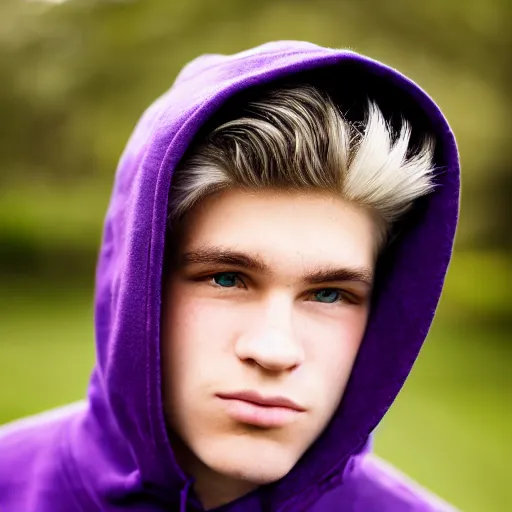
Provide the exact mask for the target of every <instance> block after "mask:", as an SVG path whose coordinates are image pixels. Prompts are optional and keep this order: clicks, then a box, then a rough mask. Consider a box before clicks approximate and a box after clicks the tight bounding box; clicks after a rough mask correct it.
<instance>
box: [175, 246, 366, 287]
mask: <svg viewBox="0 0 512 512" xmlns="http://www.w3.org/2000/svg"><path fill="white" fill-rule="evenodd" d="M179 264H180V266H189V265H228V266H234V267H238V268H242V269H246V270H250V271H253V272H260V273H263V274H268V275H273V274H274V271H273V270H272V269H271V268H270V266H269V265H268V264H267V263H265V261H264V260H263V259H262V258H261V257H259V256H257V255H250V254H246V253H243V252H239V251H234V250H231V249H226V248H222V247H202V248H200V249H196V250H194V251H190V252H186V253H184V254H183V255H182V257H181V258H180V259H179ZM301 280H302V281H303V282H304V283H306V284H322V283H329V282H334V281H343V282H347V281H349V282H359V283H362V284H364V285H367V286H369V287H371V286H372V282H373V272H372V271H371V270H370V269H368V268H366V267H360V268H335V267H322V268H310V269H309V270H307V271H306V272H305V273H304V275H303V276H302V279H301Z"/></svg>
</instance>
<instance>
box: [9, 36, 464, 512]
mask: <svg viewBox="0 0 512 512" xmlns="http://www.w3.org/2000/svg"><path fill="white" fill-rule="evenodd" d="M305 77H307V79H308V80H309V81H310V82H311V81H313V82H317V83H318V84H320V85H322V86H324V87H327V88H333V89H335V90H338V91H341V93H342V94H344V93H345V92H346V94H350V93H351V92H350V91H352V92H353V91H357V90H359V89H362V88H363V87H364V89H365V90H367V91H370V93H371V95H372V97H374V98H376V99H377V102H378V103H379V105H381V106H383V110H384V111H385V109H386V102H387V104H388V105H389V102H390V100H391V101H392V106H393V107H394V108H396V106H397V105H400V109H401V110H402V111H404V112H406V114H407V116H408V117H409V118H410V119H412V120H413V122H414V120H417V121H418V122H421V123H422V126H427V127H428V128H429V129H430V130H431V131H432V132H433V133H434V134H435V135H436V136H437V138H438V145H437V150H436V156H435V158H436V166H437V168H439V169H440V172H439V173H438V176H437V178H436V182H437V184H438V186H437V188H436V189H435V192H434V193H433V194H431V195H430V196H428V197H426V198H423V199H421V200H420V201H418V205H417V208H415V209H414V210H413V212H412V213H411V214H410V215H409V216H408V219H407V222H405V223H404V224H403V226H402V227H401V234H400V237H398V238H397V239H396V240H395V241H394V242H393V243H392V244H391V245H390V246H389V248H388V249H387V250H386V252H385V253H384V254H383V255H382V257H381V259H380V261H379V266H378V270H377V283H376V290H375V301H374V304H373V307H372V313H371V316H370V321H369V325H368V328H367V331H366V334H365V338H364V340H363V343H362V346H361V349H360V352H359V354H358V357H357V360H356V363H355V366H354V369H353V372H352V375H351V378H350V381H349V383H348V386H347V389H346V392H345V395H344V398H343V400H342V403H341V405H340V407H339V409H338V410H337V412H336V413H335V415H334V418H333V419H332V421H331V422H330V424H329V425H328V427H327V428H326V430H325V431H324V432H323V434H322V435H321V437H320V438H319V439H318V440H317V441H316V442H315V443H314V445H313V446H311V447H310V449H309V450H308V451H307V452H306V454H305V455H304V456H303V457H302V458H301V460H300V461H299V462H298V463H297V464H296V466H295V467H294V468H293V470H292V471H291V472H290V473H289V474H288V475H287V476H285V477H284V478H283V479H281V480H280V481H278V482H276V483H274V484H271V485H268V486H263V487H260V488H259V489H257V490H255V491H253V492H252V493H250V494H248V495H246V496H244V497H242V498H239V499H238V500H236V501H234V502H232V503H230V504H227V505H224V506H222V507H219V508H217V509H215V511H216V512H260V511H269V512H277V511H279V512H298V511H309V512H328V511H337V510H339V511H343V512H406V511H407V512H409V511H418V512H420V511H425V512H426V511H448V510H453V509H451V508H450V507H449V506H448V505H447V504H445V503H444V502H442V501H441V500H439V499H437V498H435V497H434V496H432V495H430V494H429V493H427V492H426V491H423V490H421V489H420V488H419V487H418V486H416V485H415V484H413V483H412V482H410V481H408V480H407V479H406V478H405V477H403V476H402V475H400V474H399V473H398V472H396V471H395V470H393V469H392V468H391V467H389V466H388V465H387V464H385V463H384V462H382V461H379V460H378V459H377V458H376V457H375V456H374V455H372V454H370V450H369V445H370V435H371V433H372V431H373V430H374V429H375V427H376V426H377V425H378V424H379V422H380V421H381V419H382V418H383V416H384V414H385V413H386V411H387V410H388V408H389V407H390V405H391V404H392V402H393V400H394V399H395V397H396V396H397V394H398V392H399V391H400V389H401V387H402V385H403V384H404V382H405V380H406V378H407V376H408V374H409V372H410V370H411V367H412V365H413V363H414V361H415V359H416V357H417V355H418V352H419V350H420V348H421V345H422V343H423V341H424V340H425V337H426V335H427V332H428V330H429V327H430V324H431V322H432V319H433V316H434V313H435V309H436V306H437V303H438V300H439V296H440V294H441V290H442V286H443V280H444V277H445V273H446V269H447V266H448V263H449V260H450V257H451V252H452V245H453V239H454V233H455V227H456V223H457V215H458V200H459V164H458V155H457V148H456V144H455V140H454V137H453V135H452V132H451V131H450V128H449V126H448V124H447V122H446V120H445V119H444V117H443V115H442V114H441V112H440V111H439V109H438V108H437V106H436V105H435V104H434V103H433V102H432V100H431V99H430V98H429V97H428V96H427V95H426V94H425V93H424V92H423V91H422V90H421V89H420V88H419V87H417V86H416V85H415V84H414V83H413V82H411V81H410V80H408V79H407V78H405V77H404V76H403V75H401V74H400V73H398V72H396V71H394V70H392V69H390V68H388V67H386V66H384V65H382V64H380V63H377V62H375V61H373V60H370V59H368V58H365V57H362V56H360V55H357V54H356V53H353V52H350V51H345V50H334V49H328V48H321V47H319V46H316V45H313V44H310V43H304V42H293V41H282V42H277V43H269V44H265V45H263V46H260V47H258V48H255V49H252V50H249V51H245V52H242V53H239V54H236V55H232V56H222V55H207V56H203V57H200V58H198V59H196V60H194V61H193V62H191V63H190V64H188V65H187V66H186V67H185V68H184V69H183V70H182V72H181V73H180V75H179V76H178V78H177V80H176V82H175V84H174V86H173V87H172V88H171V89H170V90H169V91H168V92H167V93H165V94H164V95H163V96H162V97H161V98H159V99H158V100H157V101H156V102H155V103H154V104H153V105H152V106H151V107H150V108H149V109H148V110H147V111H146V112H145V114H144V115H143V116H142V118H141V120H140V122H139V123H138V125H137V127H136V129H135V131H134V133H133V135H132V136H131V138H130V140H129V142H128V145H127V147H126V149H125V151H124V153H123V155H122V158H121V160H120V163H119V167H118V170H117V175H116V180H115V185H114V190H113V193H112V199H111V202H110V206H109V209H108V212H107V216H106V221H105V229H104V235H103V243H102V247H101V252H100V255H99V261H98V267H97V276H96V296H95V333H96V352H97V363H96V366H95V368H94V370H93V373H92V377H91V381H90V386H89V390H88V396H87V400H86V401H85V402H83V403H78V404H74V405H72V406H69V407H65V408H62V409H59V410H57V411H51V412H49V413H45V414H42V415H39V416H36V417H34V418H30V419H28V420H21V421H18V422H15V423H13V424H11V425H8V426H5V427H3V428H2V429H0V511H1V512H72V511H84V512H85V511H87V512H90V511H100V512H115V511H121V510H133V511H140V512H150V511H153V512H157V511H162V512H163V511H177V512H178V511H180V512H185V511H200V510H203V509H202V507H201V506H200V504H199V503H198V501H197V498H196V497H195V495H194V492H193V487H192V485H191V484H192V481H191V480H190V479H188V478H187V476H186V475H184V473H183V472H182V470H181V469H180V468H179V467H178V465H177V463H176V461H175V458H174V456H173V453H172V449H171V446H170V443H169V440H168V436H167V432H166V425H165V421H164V414H163V408H162V396H161V370H160V345H159V337H160V334H159V323H160V307H161V278H162V265H163V256H164V240H165V232H166V210H167V201H168V195H169V186H170V181H171V175H172V172H173V169H175V168H176V165H177V163H178V161H179V160H180V158H181V157H182V155H183V154H184V151H185V150H186V148H187V146H188V145H189V144H190V143H191V141H192V139H193V137H194V135H195V134H196V133H197V132H198V130H199V128H200V127H201V126H202V125H203V124H204V123H205V121H206V120H208V119H209V118H210V117H211V116H212V114H213V113H214V112H216V111H217V110H218V109H219V108H220V107H221V106H222V105H223V104H224V103H225V102H226V100H227V99H229V98H230V97H232V96H233V95H234V94H236V93H238V92H240V91H242V90H244V89H246V88H248V87H252V86H255V85H261V84H265V83H268V82H271V81H275V80H279V79H286V80H288V81H290V80H292V79H296V80H299V79H302V78H305ZM171 193H172V192H171ZM411 448H412V449H414V447H411Z"/></svg>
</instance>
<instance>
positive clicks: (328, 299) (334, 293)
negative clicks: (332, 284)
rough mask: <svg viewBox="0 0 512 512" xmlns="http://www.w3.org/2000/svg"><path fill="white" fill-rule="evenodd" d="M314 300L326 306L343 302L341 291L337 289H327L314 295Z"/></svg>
mask: <svg viewBox="0 0 512 512" xmlns="http://www.w3.org/2000/svg"><path fill="white" fill-rule="evenodd" d="M313 297H314V298H313V300H315V301H317V302H323V303H324V304H334V303H335V302H339V301H340V300H342V293H341V290H338V289H336V288H325V289H323V290H318V291H316V292H314V293H313Z"/></svg>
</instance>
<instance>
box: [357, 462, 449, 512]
mask: <svg viewBox="0 0 512 512" xmlns="http://www.w3.org/2000/svg"><path fill="white" fill-rule="evenodd" d="M359 485H360V486H361V487H362V488H364V489H367V490H368V491H370V489H373V492H374V494H375V496H379V495H380V496H386V497H387V498H388V499H389V500H390V501H391V502H393V503H396V508H394V509H393V510H396V511H397V512H398V511H399V510H400V511H402V510H403V511H404V512H409V511H416V510H417V511H425V512H457V511H456V509H455V508H453V507H452V506H451V505H449V504H448V503H447V502H445V501H444V500H442V499H441V498H439V497H437V496H436V495H435V494H433V493H432V492H430V491H428V490H426V489H425V488H423V487H421V486H420V485H419V484H418V483H416V482H415V481H414V480H412V479H410V478H409V477H407V476H406V475H404V474H403V473H402V472H400V471H399V470H397V469H396V468H395V467H393V466H392V465H391V464H389V463H387V462H385V461H384V460H382V459H380V458H379V457H377V456H376V455H373V454H368V455H366V456H365V457H363V458H362V460H361V466H360V475H359Z"/></svg>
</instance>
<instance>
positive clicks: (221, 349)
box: [162, 290, 243, 392]
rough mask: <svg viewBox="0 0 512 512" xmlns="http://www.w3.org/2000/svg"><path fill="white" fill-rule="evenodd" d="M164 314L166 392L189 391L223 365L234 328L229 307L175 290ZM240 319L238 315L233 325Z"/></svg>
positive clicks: (163, 344)
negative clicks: (185, 389) (167, 390)
mask: <svg viewBox="0 0 512 512" xmlns="http://www.w3.org/2000/svg"><path fill="white" fill-rule="evenodd" d="M171 299H172V300H171ZM163 314H164V315H165V317H164V319H163V329H162V334H163V338H162V351H163V365H164V368H163V373H164V382H166V387H167V388H168V389H172V390H173V392H177V391H178V390H179V389H182V388H184V387H186V388H187V389H189V388H191V387H192V386H194V382H197V383H198V384H199V382H200V381H201V380H204V379H207V378H208V375H211V374H212V372H214V370H215V369H217V371H218V370H219V368H221V367H222V366H223V365H225V364H226V355H227V354H229V353H230V347H231V346H232V340H233V339H234V337H235V336H236V329H237V327H236V325H235V323H234V318H233V308H232V307H231V308H229V307H219V305H218V304H213V303H212V301H211V300H208V299H201V298H198V297H194V295H193V294H191V293H190V291H183V293H179V290H175V292H174V293H172V294H170V297H169V300H168V304H167V306H166V309H165V311H163ZM242 320H243V319H241V318H240V315H237V322H236V324H237V325H239V324H240V322H241V321H242ZM231 352H232V350H231ZM189 390H190V389H189Z"/></svg>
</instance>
